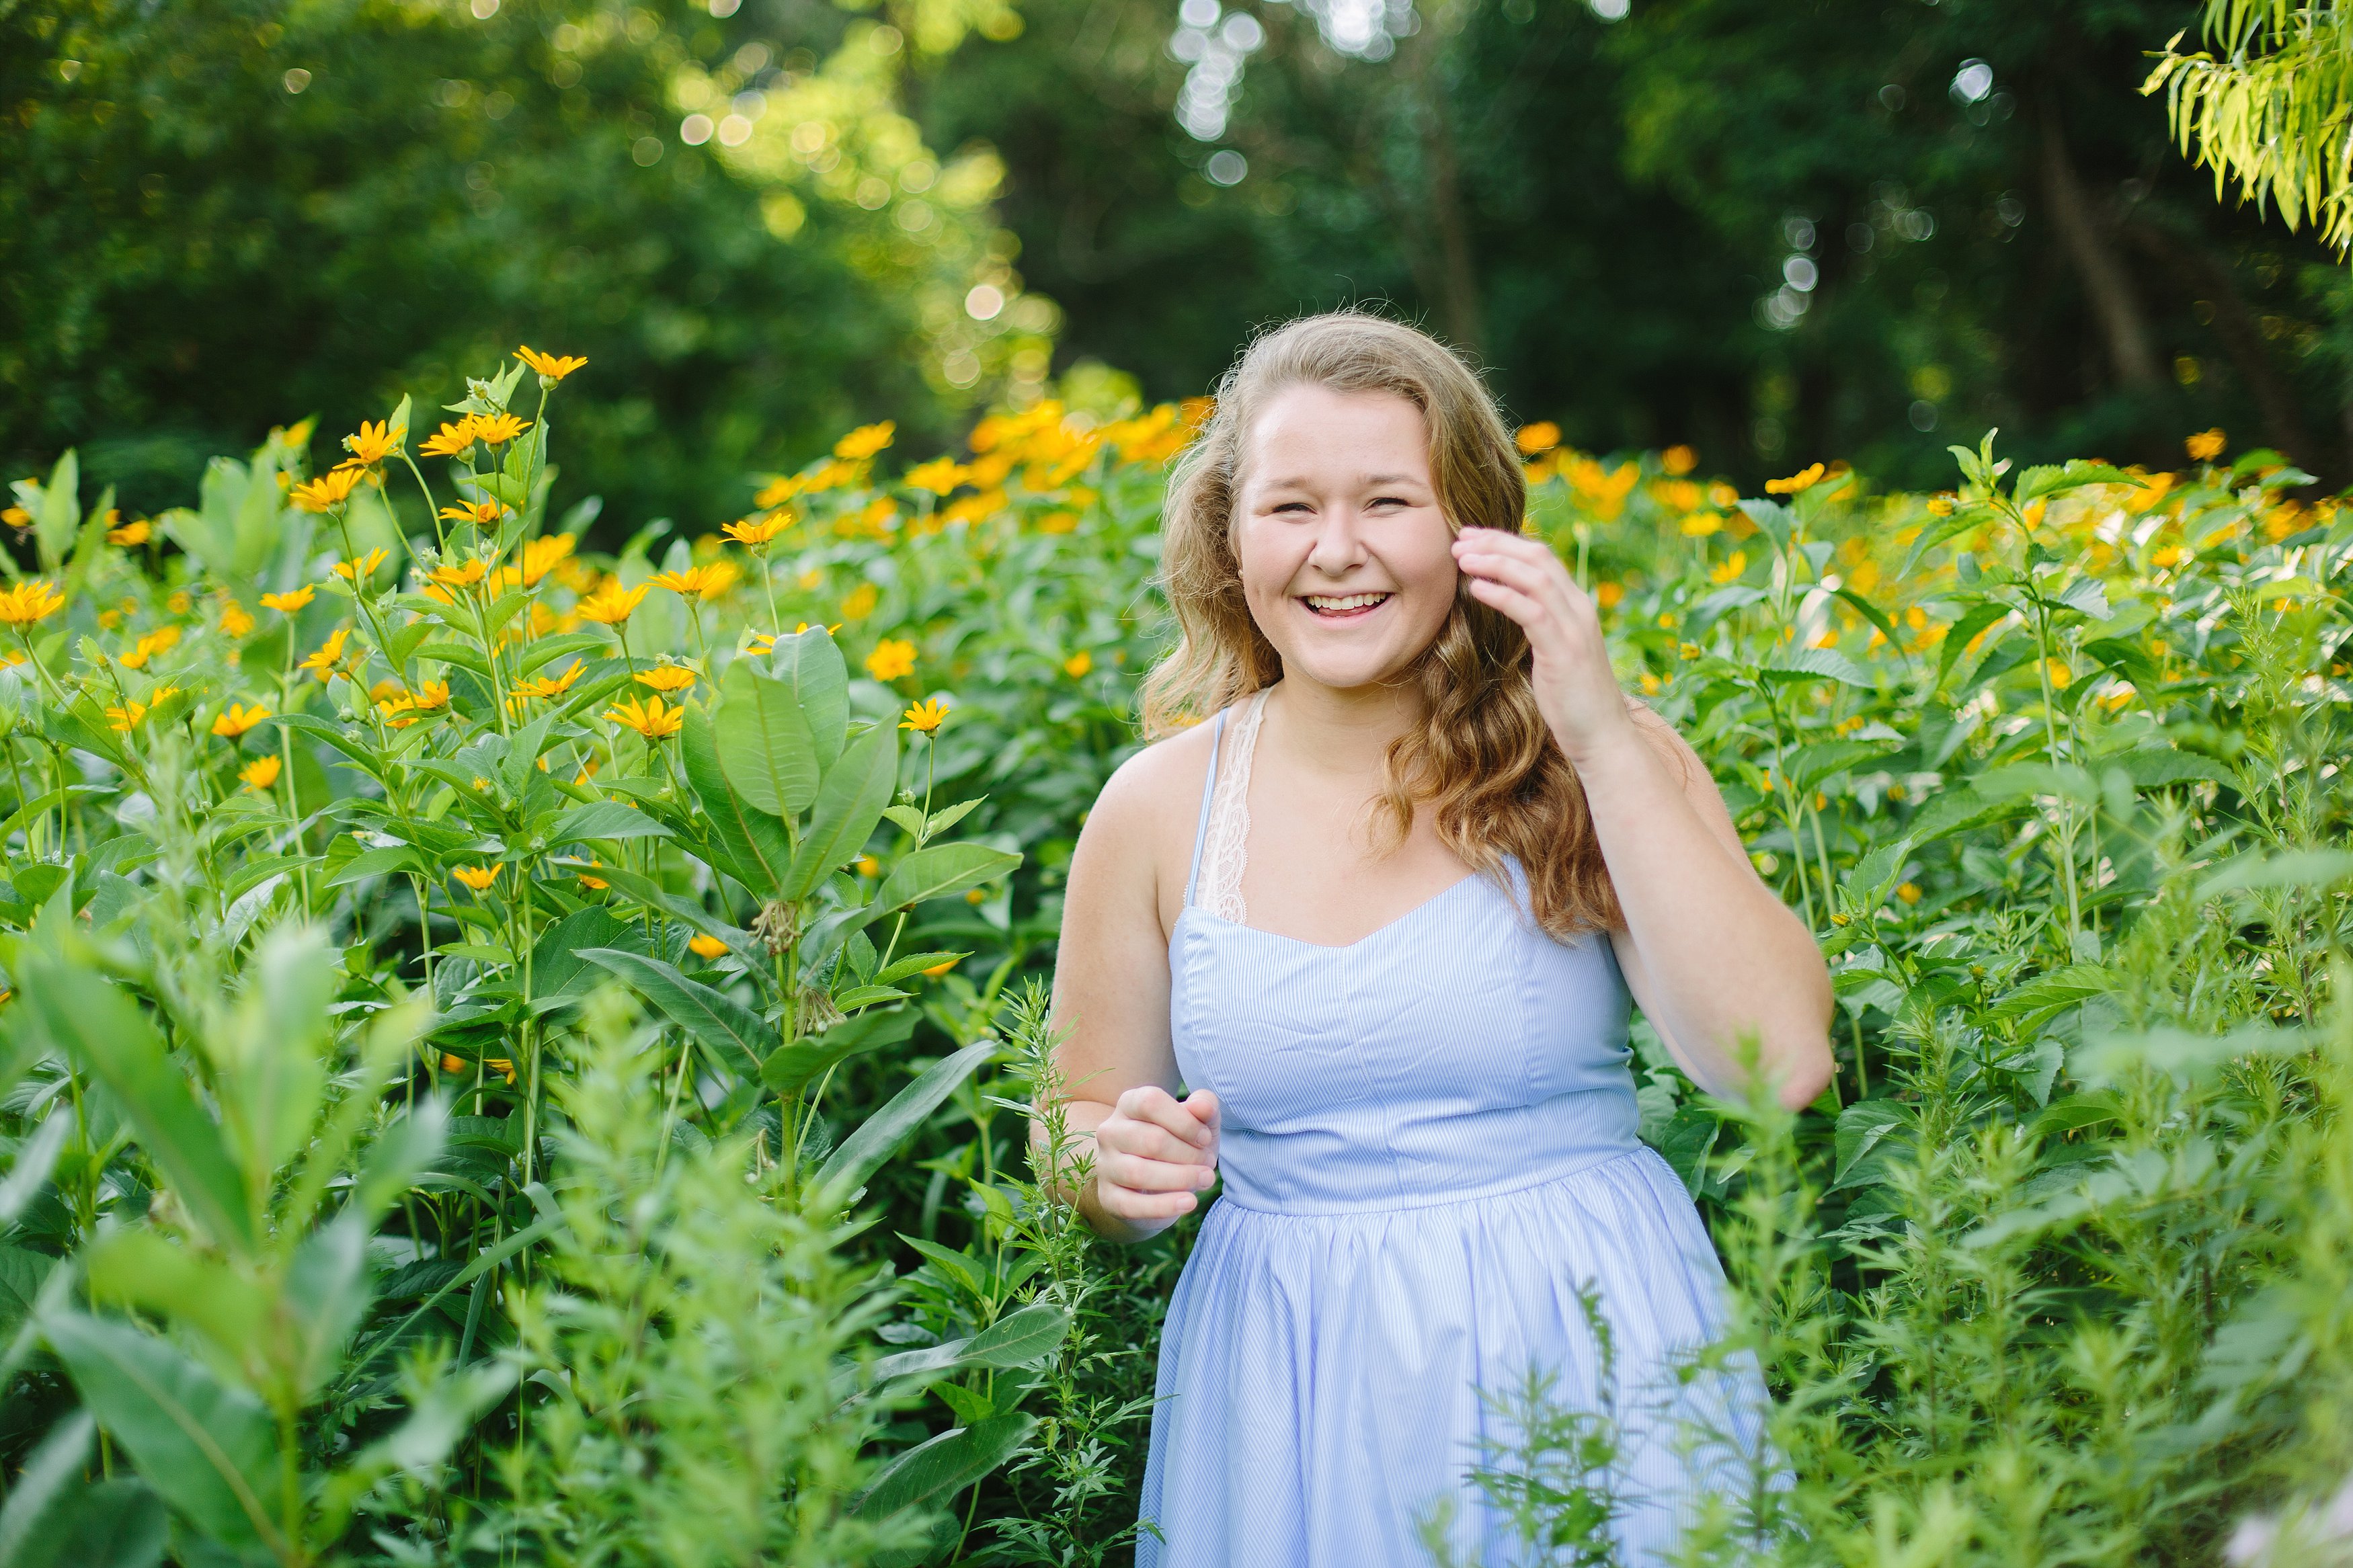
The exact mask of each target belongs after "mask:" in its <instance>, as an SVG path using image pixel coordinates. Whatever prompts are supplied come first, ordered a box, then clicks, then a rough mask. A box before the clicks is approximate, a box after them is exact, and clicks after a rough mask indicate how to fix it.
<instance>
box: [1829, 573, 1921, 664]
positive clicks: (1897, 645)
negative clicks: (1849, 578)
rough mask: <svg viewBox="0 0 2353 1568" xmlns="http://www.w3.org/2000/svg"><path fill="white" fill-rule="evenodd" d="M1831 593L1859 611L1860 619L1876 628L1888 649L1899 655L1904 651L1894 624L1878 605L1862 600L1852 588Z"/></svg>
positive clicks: (1839, 589)
mask: <svg viewBox="0 0 2353 1568" xmlns="http://www.w3.org/2000/svg"><path fill="white" fill-rule="evenodd" d="M1831 592H1833V593H1835V594H1836V595H1838V596H1839V597H1840V598H1841V599H1844V600H1845V601H1846V602H1847V603H1848V604H1850V605H1853V606H1854V607H1855V608H1856V609H1857V610H1860V611H1861V612H1862V618H1863V619H1864V620H1866V621H1869V622H1870V623H1871V624H1872V625H1873V626H1876V627H1878V628H1879V635H1880V636H1881V637H1885V638H1886V639H1887V646H1888V647H1892V648H1894V650H1895V651H1896V652H1897V653H1899V654H1900V653H1902V652H1903V651H1904V639H1903V638H1902V637H1898V636H1897V635H1896V634H1895V623H1894V621H1891V620H1889V619H1888V618H1887V613H1886V612H1885V611H1884V610H1882V609H1881V608H1880V607H1879V606H1878V605H1874V604H1873V603H1872V602H1871V601H1870V600H1869V599H1866V598H1864V597H1863V596H1862V595H1861V594H1858V593H1856V592H1855V591H1854V590H1853V589H1852V588H1835V589H1832V590H1831Z"/></svg>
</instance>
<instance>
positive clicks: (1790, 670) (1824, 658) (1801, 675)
mask: <svg viewBox="0 0 2353 1568" xmlns="http://www.w3.org/2000/svg"><path fill="white" fill-rule="evenodd" d="M1757 675H1758V676H1759V677H1760V678H1762V679H1767V680H1810V679H1816V678H1818V677H1827V678H1828V679H1831V680H1841V681H1844V682H1845V683H1846V684H1847V685H1849V686H1862V687H1869V686H1870V685H1872V684H1873V682H1872V679H1871V676H1870V673H1869V672H1868V671H1866V670H1865V669H1864V668H1862V666H1861V665H1859V664H1857V663H1855V662H1854V660H1852V659H1851V658H1847V657H1846V655H1844V654H1842V653H1839V652H1836V651H1834V650H1833V649H1831V648H1826V647H1799V648H1788V649H1785V650H1783V651H1782V652H1779V653H1777V654H1775V655H1774V656H1773V657H1772V658H1770V659H1768V660H1767V661H1766V663H1765V665H1764V667H1763V668H1760V669H1759V670H1758V671H1757Z"/></svg>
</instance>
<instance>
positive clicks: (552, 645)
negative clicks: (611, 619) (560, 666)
mask: <svg viewBox="0 0 2353 1568" xmlns="http://www.w3.org/2000/svg"><path fill="white" fill-rule="evenodd" d="M607 646H609V645H608V644H607V641H606V638H605V634H604V633H602V632H566V633H565V634H564V635H563V636H561V637H542V638H540V639H539V641H537V642H534V643H531V644H528V645H526V646H525V647H524V649H523V655H522V663H521V664H520V665H518V666H517V668H518V669H520V670H521V672H522V673H523V674H524V675H529V674H531V673H532V672H533V670H535V669H539V668H543V667H544V666H546V665H548V664H552V663H554V661H555V660H557V659H559V658H563V657H564V656H565V655H566V654H573V653H586V652H588V651H590V650H591V649H599V650H601V649H603V648H605V647H607Z"/></svg>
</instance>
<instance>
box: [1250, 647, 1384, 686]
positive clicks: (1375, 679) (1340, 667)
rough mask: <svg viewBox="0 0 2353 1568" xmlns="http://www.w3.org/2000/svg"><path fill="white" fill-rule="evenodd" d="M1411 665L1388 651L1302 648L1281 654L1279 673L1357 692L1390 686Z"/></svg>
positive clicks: (1305, 681)
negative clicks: (1280, 669) (1280, 670)
mask: <svg viewBox="0 0 2353 1568" xmlns="http://www.w3.org/2000/svg"><path fill="white" fill-rule="evenodd" d="M1413 662H1414V661H1413V658H1411V657H1403V658H1400V657H1398V656H1397V655H1396V654H1395V653H1394V651H1393V650H1387V649H1382V650H1374V649H1361V648H1346V649H1339V648H1304V649H1300V650H1297V651H1285V652H1284V654H1283V656H1282V673H1283V678H1284V679H1296V680H1299V681H1301V682H1303V684H1306V685H1311V686H1318V687H1324V688H1326V689H1330V690H1333V691H1341V692H1348V691H1360V690H1368V689H1375V688H1382V687H1387V686H1390V685H1393V684H1394V683H1395V682H1396V680H1397V678H1398V676H1399V675H1400V674H1401V673H1403V672H1404V671H1405V670H1406V669H1407V668H1409V667H1410V666H1411V665H1412V663H1413Z"/></svg>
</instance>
